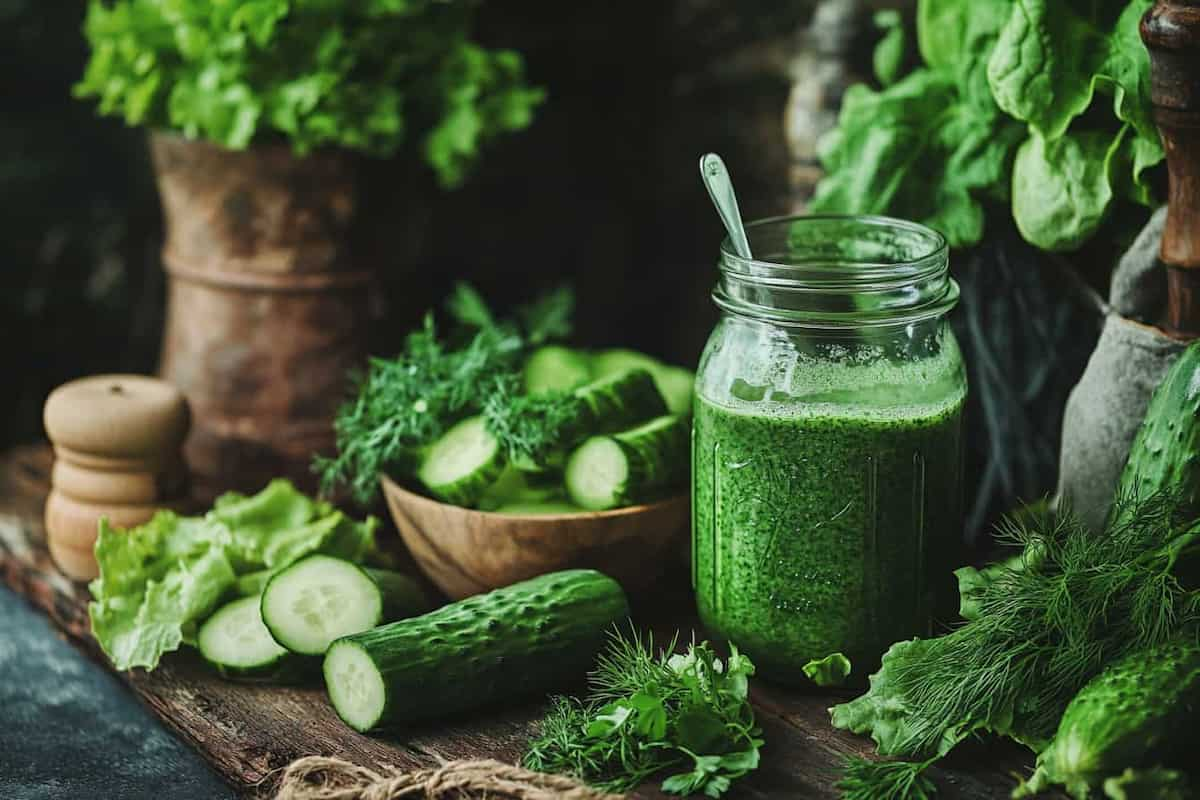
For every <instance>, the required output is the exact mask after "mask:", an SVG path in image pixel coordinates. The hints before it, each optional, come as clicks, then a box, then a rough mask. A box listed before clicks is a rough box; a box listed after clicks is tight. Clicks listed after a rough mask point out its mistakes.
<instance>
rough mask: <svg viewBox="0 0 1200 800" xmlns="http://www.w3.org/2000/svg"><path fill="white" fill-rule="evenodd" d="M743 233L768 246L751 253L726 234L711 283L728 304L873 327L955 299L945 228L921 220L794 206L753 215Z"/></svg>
mask: <svg viewBox="0 0 1200 800" xmlns="http://www.w3.org/2000/svg"><path fill="white" fill-rule="evenodd" d="M746 233H747V238H748V239H749V240H750V243H751V246H752V248H755V245H756V239H757V245H758V247H756V248H755V249H756V250H757V251H758V252H760V253H761V252H764V251H766V252H768V253H770V254H771V255H768V256H755V257H751V258H745V257H743V256H740V255H738V254H737V253H736V252H735V251H734V249H733V244H732V242H731V240H730V239H729V237H728V236H726V237H725V238H724V240H723V241H722V242H721V247H720V262H719V267H720V273H721V275H720V281H719V282H718V284H717V286H716V288H715V289H714V291H713V300H714V302H716V304H717V305H718V306H719V307H720V308H721V309H722V310H723V311H727V312H730V313H734V314H737V315H739V316H745V317H750V318H753V319H759V320H763V321H767V322H772V323H774V324H778V325H786V326H791V327H816V328H848V327H862V326H872V327H874V326H881V325H887V326H891V325H906V324H910V323H913V322H917V321H920V320H924V319H928V318H931V317H935V316H939V315H942V314H945V313H947V312H948V311H949V310H950V309H951V308H953V307H954V305H955V304H956V303H957V301H958V297H959V292H958V286H957V284H956V283H955V282H954V281H953V280H952V279H951V278H950V273H949V263H950V260H949V245H948V243H947V241H946V238H945V237H944V236H943V235H942V234H940V233H938V232H937V231H935V230H933V229H932V228H929V227H926V226H924V225H921V224H919V223H916V222H909V221H907V220H901V219H895V218H892V217H885V216H876V215H837V214H827V215H788V216H776V217H768V218H766V219H760V220H754V221H752V222H749V223H748V224H747V225H746ZM777 253H783V254H784V255H783V257H779V256H775V255H774V254H777ZM772 256H774V257H772Z"/></svg>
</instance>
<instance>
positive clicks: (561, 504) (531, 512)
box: [496, 499, 583, 516]
mask: <svg viewBox="0 0 1200 800" xmlns="http://www.w3.org/2000/svg"><path fill="white" fill-rule="evenodd" d="M582 511H583V509H582V508H580V507H579V506H577V505H575V504H574V503H568V502H567V501H566V500H565V499H564V500H541V501H528V502H523V503H508V504H507V505H503V506H500V507H499V508H497V509H496V513H497V514H520V515H525V516H540V515H542V514H547V515H551V514H578V513H580V512H582Z"/></svg>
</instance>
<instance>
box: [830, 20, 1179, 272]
mask: <svg viewBox="0 0 1200 800" xmlns="http://www.w3.org/2000/svg"><path fill="white" fill-rule="evenodd" d="M1152 3H1153V0H919V1H918V5H917V30H916V39H917V44H918V49H919V51H920V61H921V63H920V66H919V67H918V68H917V69H915V70H914V71H912V72H911V73H909V74H908V75H905V76H903V77H898V76H899V75H900V72H901V65H902V64H903V62H904V58H905V52H904V51H905V44H906V43H905V40H904V38H903V34H902V33H900V32H899V29H898V28H897V25H898V19H897V18H896V17H895V15H894V14H886V13H885V14H884V15H883V16H881V17H880V18H879V20H878V22H879V24H880V25H881V27H884V28H885V29H886V30H887V32H886V34H885V35H884V36H883V38H882V40H881V41H880V43H879V46H878V49H877V51H876V53H875V56H876V58H875V65H876V71H877V73H878V75H877V77H878V79H879V82H880V84H881V85H882V88H880V89H878V90H875V89H871V88H869V87H867V86H865V85H858V86H853V87H851V88H850V90H849V91H848V92H847V93H846V96H845V99H844V101H843V105H842V110H841V114H840V117H839V120H838V125H837V127H836V128H835V129H834V130H833V131H832V132H831V133H830V134H829V135H827V136H826V137H825V138H824V139H823V140H822V142H821V143H820V147H819V154H820V157H821V160H822V162H823V164H824V166H825V168H826V170H827V171H828V176H827V177H826V178H825V179H824V180H823V181H822V182H821V184H820V185H819V187H818V189H817V194H816V196H815V198H814V199H813V203H812V208H813V210H814V211H822V212H840V213H888V214H893V215H896V216H901V217H907V218H910V219H916V220H920V221H922V222H924V223H926V224H928V225H929V226H931V227H933V228H935V229H937V230H939V231H941V232H942V233H944V234H945V235H946V237H947V238H948V240H949V241H950V244H951V246H954V247H965V246H970V245H974V244H976V243H978V242H979V240H980V239H981V237H982V236H983V232H984V227H985V208H987V207H1007V208H1010V209H1011V212H1010V213H1011V214H1012V216H1013V218H1014V220H1015V222H1016V225H1017V228H1018V229H1019V230H1020V232H1021V235H1022V236H1023V237H1024V238H1025V239H1026V240H1027V241H1029V242H1030V243H1031V244H1033V245H1035V246H1037V247H1039V248H1042V249H1044V250H1052V251H1064V250H1073V249H1076V248H1078V247H1080V246H1081V245H1082V244H1084V243H1085V242H1086V241H1087V240H1088V239H1090V238H1091V237H1092V236H1094V235H1095V234H1096V232H1097V231H1098V230H1099V229H1100V228H1101V226H1102V225H1103V224H1104V223H1105V221H1106V220H1107V219H1108V218H1109V217H1110V216H1111V215H1112V211H1113V209H1115V208H1117V207H1118V206H1119V205H1120V204H1122V203H1126V204H1140V205H1142V206H1149V205H1151V204H1152V203H1153V202H1154V201H1155V198H1154V196H1153V192H1152V190H1151V182H1150V176H1149V174H1148V170H1149V169H1150V168H1151V167H1153V166H1155V165H1156V164H1158V163H1159V162H1161V161H1162V159H1163V149H1162V145H1161V143H1160V141H1159V137H1158V132H1157V130H1156V129H1155V126H1154V122H1153V119H1152V118H1151V104H1150V98H1149V82H1150V77H1149V73H1150V61H1149V55H1148V54H1147V52H1146V48H1145V47H1144V46H1143V44H1142V42H1141V39H1140V37H1139V34H1138V23H1139V21H1140V20H1141V17H1142V15H1143V14H1144V13H1145V11H1146V10H1147V9H1148V8H1149V7H1150V6H1151V5H1152ZM1006 213H1009V212H1008V211H1006Z"/></svg>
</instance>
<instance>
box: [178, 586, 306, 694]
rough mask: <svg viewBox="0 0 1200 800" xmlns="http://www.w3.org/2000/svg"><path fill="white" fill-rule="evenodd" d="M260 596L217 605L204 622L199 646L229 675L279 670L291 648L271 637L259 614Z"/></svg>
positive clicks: (209, 658) (213, 663)
mask: <svg viewBox="0 0 1200 800" xmlns="http://www.w3.org/2000/svg"><path fill="white" fill-rule="evenodd" d="M258 609H259V598H258V597H243V598H240V599H238V600H234V601H233V602H232V603H227V604H226V605H223V606H221V607H220V608H219V609H217V611H216V613H215V614H213V615H212V616H211V617H209V618H208V620H207V621H206V622H205V623H204V624H203V625H201V626H200V632H199V633H198V634H197V636H196V646H197V647H198V648H199V650H200V655H202V656H203V657H204V660H205V661H207V662H208V663H210V664H212V665H213V666H214V667H216V668H217V670H219V671H220V672H221V674H222V675H226V676H228V677H255V676H264V675H267V674H270V673H273V672H275V671H276V670H277V669H278V668H279V667H280V666H281V665H282V662H283V660H284V659H285V658H286V657H287V655H288V651H287V650H286V649H285V648H283V647H280V646H279V644H278V643H277V642H276V641H275V640H274V639H273V638H271V632H270V631H269V630H267V626H266V625H264V624H263V621H262V616H261V615H260V614H259V610H258Z"/></svg>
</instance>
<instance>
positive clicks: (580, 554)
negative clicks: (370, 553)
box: [381, 477, 689, 600]
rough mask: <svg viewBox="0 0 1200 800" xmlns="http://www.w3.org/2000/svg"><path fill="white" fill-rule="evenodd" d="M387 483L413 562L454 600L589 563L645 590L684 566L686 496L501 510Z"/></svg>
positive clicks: (390, 505) (385, 491) (386, 493)
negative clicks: (666, 571)
mask: <svg viewBox="0 0 1200 800" xmlns="http://www.w3.org/2000/svg"><path fill="white" fill-rule="evenodd" d="M381 481H382V483H383V494H384V496H385V497H386V498H387V504H388V509H390V510H391V512H392V520H393V521H394V522H395V523H396V527H397V528H398V529H399V530H400V536H401V538H402V539H404V543H405V544H406V545H407V546H408V549H409V551H410V552H411V553H412V555H413V559H414V560H415V561H416V562H417V565H418V566H420V568H421V570H422V571H423V572H424V573H425V574H426V575H427V576H429V579H430V580H431V581H433V582H434V583H435V584H436V585H437V586H438V588H440V589H441V590H442V591H443V592H445V593H446V594H447V595H449V596H450V597H452V598H454V599H455V600H458V599H461V598H463V597H469V596H470V595H473V594H479V593H480V592H486V591H489V590H491V589H498V588H500V587H501V586H508V585H510V584H513V583H516V582H518V581H523V580H525V579H526V578H532V577H534V576H535V575H542V574H544V573H547V572H554V571H556V570H560V569H577V568H584V567H586V568H590V569H596V570H599V571H600V572H603V573H604V574H605V575H609V576H611V577H612V578H614V579H616V581H617V582H618V583H620V584H621V585H622V586H623V587H625V589H626V590H627V591H631V592H632V591H638V590H639V589H644V588H646V587H647V586H649V585H650V584H651V583H652V582H653V581H654V579H655V578H657V577H658V576H659V574H660V572H661V571H662V569H663V568H664V567H666V566H667V565H668V564H669V565H672V566H674V565H676V564H678V559H677V558H676V557H675V549H674V548H673V545H674V544H675V543H676V542H677V541H679V539H680V538H681V537H682V536H683V534H684V532H685V531H686V530H687V527H688V519H689V503H688V498H687V496H686V495H681V496H679V497H674V498H671V499H669V500H663V501H661V502H658V503H652V504H649V505H641V506H630V507H628V508H618V509H614V510H612V511H598V512H587V511H585V512H581V513H578V514H545V515H524V514H495V513H491V512H487V511H476V510H474V509H471V508H461V507H460V506H452V505H448V504H446V503H439V502H438V501H436V500H431V499H429V498H428V497H424V496H422V495H419V494H416V493H415V492H410V491H408V490H407V489H403V488H401V487H400V486H399V485H397V484H396V483H395V482H394V481H392V480H390V479H388V478H387V477H382V478H381Z"/></svg>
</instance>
